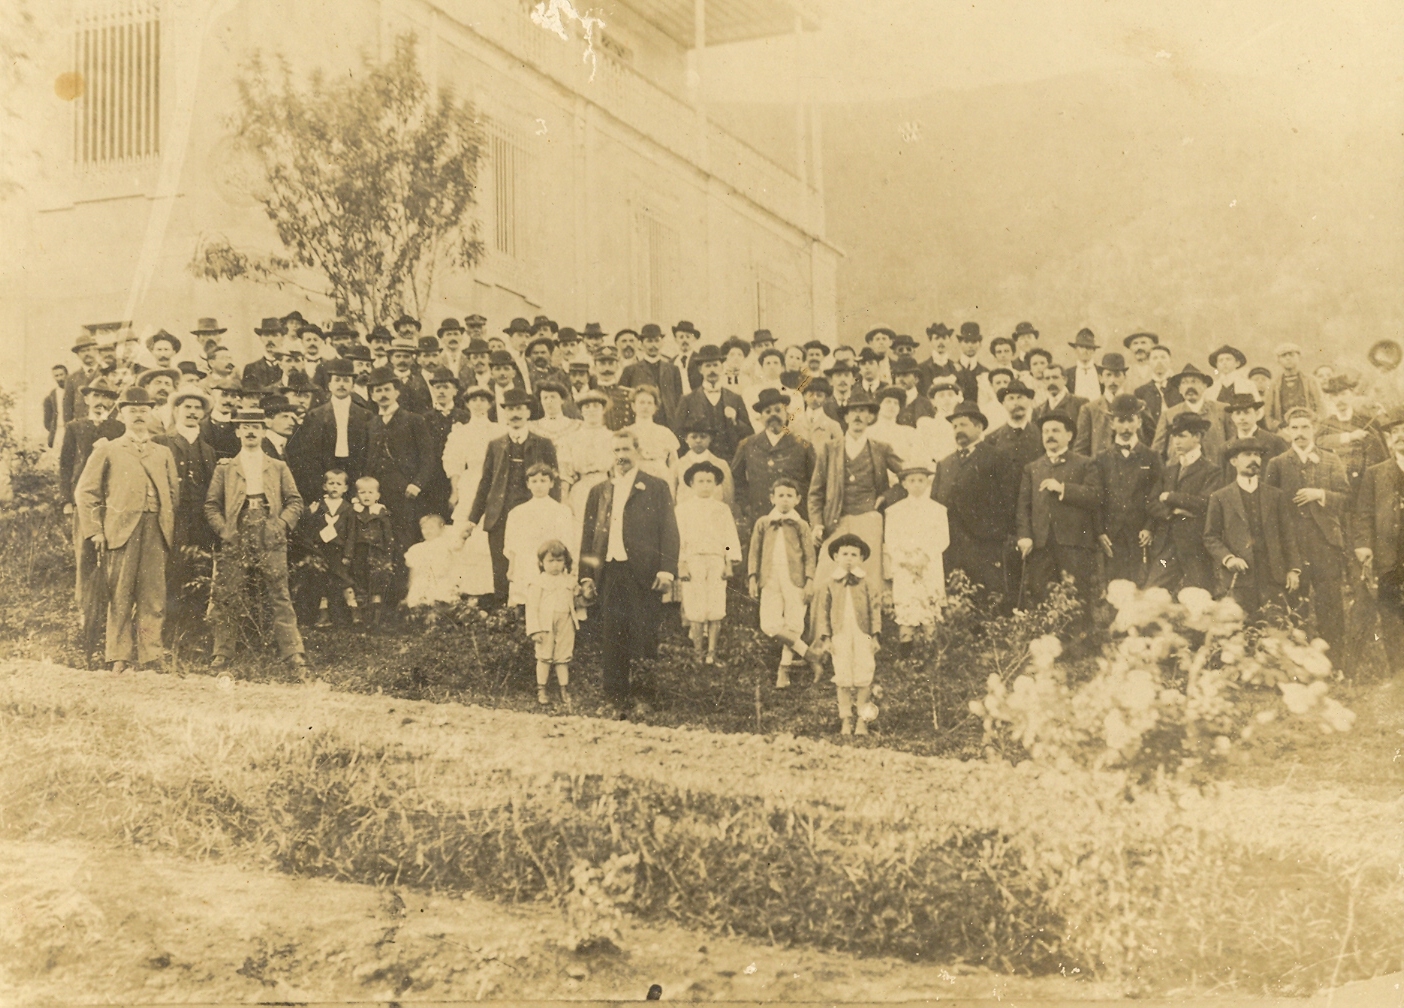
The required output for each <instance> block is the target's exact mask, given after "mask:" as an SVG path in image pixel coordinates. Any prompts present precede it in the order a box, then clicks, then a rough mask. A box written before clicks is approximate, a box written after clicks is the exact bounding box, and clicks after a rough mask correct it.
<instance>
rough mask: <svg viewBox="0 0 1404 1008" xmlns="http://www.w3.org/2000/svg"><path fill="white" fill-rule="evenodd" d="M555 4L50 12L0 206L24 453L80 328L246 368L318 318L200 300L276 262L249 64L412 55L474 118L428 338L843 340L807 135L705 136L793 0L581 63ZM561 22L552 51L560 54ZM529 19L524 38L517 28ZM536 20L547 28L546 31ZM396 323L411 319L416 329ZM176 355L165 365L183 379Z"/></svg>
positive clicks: (698, 1)
mask: <svg viewBox="0 0 1404 1008" xmlns="http://www.w3.org/2000/svg"><path fill="white" fill-rule="evenodd" d="M571 10H573V8H572V7H571V6H570V5H569V4H562V3H560V2H559V0H557V2H555V3H553V0H546V2H545V3H542V4H533V3H529V2H526V0H281V2H275V0H62V2H54V3H53V4H52V6H51V7H48V8H46V13H45V15H44V17H43V18H42V20H41V28H40V32H39V36H38V38H37V39H36V42H35V46H34V51H35V54H36V56H35V59H34V70H35V72H34V73H33V75H32V78H33V80H32V82H31V83H32V84H33V87H34V94H33V97H34V102H33V105H32V106H29V107H28V109H27V110H26V113H25V114H26V118H27V120H31V121H30V122H29V123H28V124H29V125H32V126H33V129H32V130H31V131H30V135H32V137H33V139H34V144H33V148H34V149H33V162H32V166H31V170H30V171H29V172H28V174H27V175H26V177H24V178H23V180H22V182H23V184H22V185H21V186H20V187H19V188H18V190H17V191H16V192H15V193H14V194H13V195H12V196H11V198H9V199H7V200H6V201H5V202H4V204H3V210H0V213H3V214H4V217H3V221H4V226H5V230H6V233H7V235H9V236H10V239H11V240H10V242H9V244H8V245H7V247H6V249H5V251H4V253H2V254H0V313H3V314H0V320H3V324H4V325H5V336H4V337H3V344H4V346H5V348H6V354H5V356H6V358H7V359H8V362H9V363H11V365H12V366H11V367H9V368H7V369H6V370H7V373H8V375H9V377H8V379H0V384H3V385H5V386H8V387H10V388H12V389H14V390H16V391H18V392H19V393H20V395H21V399H22V402H23V403H24V406H23V408H22V410H21V414H22V415H21V416H19V417H17V418H16V419H17V421H19V423H20V426H21V429H22V430H23V432H24V433H25V434H27V435H33V434H35V433H36V432H37V429H38V410H39V406H38V403H39V399H40V398H41V397H42V396H43V394H44V393H45V392H46V391H47V388H46V384H47V381H48V369H49V367H50V366H51V365H52V364H54V363H57V362H67V363H70V364H72V363H73V361H72V358H71V357H70V356H69V354H68V348H69V346H70V345H71V344H72V343H73V341H74V339H75V337H76V336H77V334H78V333H79V332H80V331H81V328H82V327H83V326H95V325H107V324H111V323H122V324H128V323H129V324H130V325H131V327H132V328H133V329H134V330H135V332H136V333H137V335H138V336H144V335H145V334H147V333H149V332H151V331H154V330H155V329H157V328H159V327H164V328H167V329H169V330H171V331H172V332H176V333H184V332H185V331H188V330H189V329H191V328H193V327H194V325H195V322H196V319H197V318H199V317H209V316H214V317H217V318H219V319H220V323H221V325H227V326H228V327H229V329H230V332H229V334H228V336H227V337H226V340H227V341H229V342H230V345H231V348H232V349H233V350H234V351H235V354H236V356H242V357H250V356H253V355H254V354H255V353H256V349H255V347H256V341H255V339H254V336H253V333H252V328H253V326H254V325H256V324H257V321H258V319H259V318H261V317H263V316H267V315H274V314H277V315H282V314H286V313H287V312H288V311H290V310H292V309H293V308H297V309H299V310H300V311H302V313H303V314H304V315H305V316H307V317H308V318H311V319H324V320H325V319H330V318H331V317H332V316H333V315H334V306H333V305H331V304H330V303H329V302H327V301H326V299H325V298H323V297H321V296H319V295H317V294H315V293H309V292H306V291H303V290H298V289H296V288H291V287H289V288H283V289H275V288H270V287H268V286H266V285H263V284H257V283H254V282H252V281H247V282H245V281H236V282H219V283H215V282H211V281H208V280H204V279H199V278H197V277H196V276H195V275H194V274H192V273H191V271H190V270H189V268H188V266H189V263H190V261H191V259H192V257H193V255H194V253H195V250H196V249H197V247H199V245H200V244H201V243H202V242H204V241H207V240H211V239H224V240H228V241H229V242H230V243H231V244H232V245H234V246H235V247H236V248H247V249H249V250H251V251H260V252H262V251H269V250H275V249H276V248H277V247H278V246H277V242H276V237H275V235H274V232H273V229H272V226H271V224H270V223H269V222H268V220H267V218H266V217H265V215H264V214H263V211H262V209H261V207H260V206H259V205H258V203H257V201H256V200H255V198H254V197H253V196H252V195H251V193H252V192H255V191H256V190H257V184H258V179H257V172H256V170H255V168H256V166H255V165H254V164H252V163H251V159H250V158H249V157H248V156H247V155H242V154H241V153H240V152H239V150H238V148H237V146H236V145H235V143H234V142H233V139H232V136H231V134H230V129H231V127H230V117H231V115H232V113H233V111H234V108H235V102H236V99H237V87H236V82H237V80H238V77H239V74H240V73H241V72H242V70H243V68H244V67H245V66H246V64H247V61H248V59H249V57H250V56H251V55H252V54H253V53H254V52H255V51H258V52H261V53H262V54H264V56H265V57H267V58H270V61H269V65H270V66H275V67H276V65H277V64H276V62H275V61H273V60H272V59H271V57H281V58H283V59H285V60H286V62H287V65H288V68H289V69H290V71H291V72H292V73H293V75H294V77H295V78H296V79H297V80H298V81H299V82H300V83H304V82H305V81H306V79H307V76H308V75H309V74H310V73H311V72H312V71H313V70H320V71H322V72H323V73H326V74H328V75H335V74H340V73H349V72H354V71H355V69H356V68H357V67H358V66H359V65H360V59H361V54H362V53H368V54H370V55H372V56H379V57H381V58H383V57H386V56H388V55H389V53H390V50H391V48H392V47H393V45H394V42H395V39H396V38H397V37H399V36H401V35H403V34H405V33H407V32H412V33H414V35H415V37H416V39H417V42H418V47H419V55H420V66H421V69H422V71H423V72H424V73H425V76H426V78H428V79H429V80H430V81H431V82H437V83H438V84H439V85H441V86H445V87H450V88H452V89H453V91H454V92H455V93H456V94H457V95H458V96H460V97H462V98H466V99H468V100H470V101H472V102H473V104H474V106H475V108H476V109H477V111H478V114H479V116H480V118H481V120H482V122H483V126H484V130H485V138H486V139H485V151H484V153H485V154H486V157H485V158H484V160H483V161H482V162H481V165H480V171H479V198H478V205H477V207H476V209H475V212H476V214H477V216H478V219H479V224H480V229H481V230H480V237H481V238H482V240H483V242H484V245H485V248H486V255H485V256H484V259H483V261H482V262H481V263H480V264H479V265H478V266H477V267H476V268H475V269H474V270H472V271H471V272H463V273H458V274H453V275H443V274H441V276H440V278H439V279H438V280H437V281H436V286H435V290H434V291H433V294H432V298H431V301H430V303H428V304H426V305H423V306H421V307H420V309H419V310H420V312H421V314H422V315H423V316H424V318H425V320H426V328H432V323H434V322H437V320H438V319H439V318H440V317H443V316H449V315H453V316H458V317H463V316H465V315H468V314H471V313H473V312H479V313H481V314H483V315H485V316H487V317H488V319H489V325H490V326H500V325H505V324H506V323H507V321H509V320H510V319H511V318H512V317H514V316H518V315H524V316H528V317H530V316H532V315H536V314H543V313H544V314H547V315H550V316H551V317H552V318H555V319H557V320H558V321H561V322H562V323H564V324H573V325H576V326H577V327H579V326H581V325H583V324H584V323H585V322H587V321H597V322H600V323H602V324H603V325H604V326H605V327H606V328H607V329H614V328H620V327H623V326H625V325H633V326H637V325H639V324H642V323H644V322H657V323H659V324H662V325H665V326H666V325H668V324H671V323H673V322H676V321H677V320H678V319H681V318H687V319H690V320H691V321H693V322H694V323H696V324H697V325H698V326H699V328H701V329H702V330H703V332H704V333H705V334H706V337H707V338H708V339H715V340H717V341H718V342H719V341H720V340H722V339H725V338H726V337H727V336H729V335H732V334H743V335H745V334H748V333H749V332H750V330H752V329H754V328H758V327H766V328H770V329H772V330H773V331H775V332H776V334H777V335H779V336H780V337H781V338H782V340H784V341H790V340H794V341H803V340H805V339H809V338H811V337H812V336H818V337H819V338H822V339H825V340H826V341H832V339H833V337H834V328H835V301H836V290H835V269H836V263H837V255H838V253H837V251H836V250H835V249H834V248H833V247H832V246H831V245H830V244H829V243H828V242H827V241H826V240H825V237H824V203H823V190H822V181H821V179H822V176H821V171H820V165H819V157H818V150H819V143H818V138H817V126H818V123H817V117H816V115H815V113H814V112H813V111H812V110H810V109H807V108H800V109H797V110H796V112H797V116H796V123H797V124H798V125H797V128H796V132H795V138H796V143H795V145H794V149H792V150H785V151H774V150H770V151H768V150H764V149H758V147H761V146H764V145H763V144H760V145H753V144H754V143H755V142H754V141H753V142H752V143H747V142H746V141H744V140H742V139H741V138H740V137H738V136H737V135H736V134H735V133H734V132H730V131H728V130H726V129H724V128H722V127H721V126H720V125H718V123H717V122H716V121H715V119H714V118H713V117H709V116H708V114H707V109H706V107H705V105H704V104H703V102H702V99H701V95H702V93H703V88H702V82H701V79H700V75H701V72H702V68H703V66H704V62H705V61H704V59H703V58H701V54H702V52H703V50H704V49H705V48H706V47H708V46H716V45H725V44H727V43H730V42H737V41H743V40H747V39H752V38H757V37H764V36H766V35H773V34H779V33H784V32H803V31H804V30H806V27H813V22H812V20H808V18H809V15H807V14H806V13H805V12H804V11H803V10H802V9H800V8H799V7H797V6H796V5H795V2H794V0H628V2H622V0H616V2H612V3H606V4H605V5H604V6H603V7H595V8H592V9H591V10H590V11H588V12H587V16H592V17H596V18H599V19H600V20H601V21H603V26H602V27H601V26H600V25H599V24H598V23H592V24H591V26H590V28H591V31H590V33H589V36H588V38H587V36H586V33H585V32H584V31H583V30H582V26H581V23H580V21H579V20H578V19H576V18H572V17H571V16H570V11H571ZM553 12H554V13H556V14H557V15H560V14H561V13H564V15H565V16H564V17H562V18H561V21H560V23H561V28H562V30H563V31H564V33H565V38H562V37H560V34H558V33H557V31H556V30H555V22H554V19H553V18H552V17H551V15H552V13H553ZM533 14H535V17H533ZM543 15H545V16H544V17H543ZM407 307H408V308H410V310H413V306H407ZM190 351H191V348H187V350H186V353H185V354H183V355H182V356H190Z"/></svg>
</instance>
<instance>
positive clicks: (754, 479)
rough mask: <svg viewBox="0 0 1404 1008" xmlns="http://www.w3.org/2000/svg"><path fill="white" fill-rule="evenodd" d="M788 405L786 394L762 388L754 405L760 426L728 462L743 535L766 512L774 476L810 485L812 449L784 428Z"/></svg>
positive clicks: (803, 485) (769, 506)
mask: <svg viewBox="0 0 1404 1008" xmlns="http://www.w3.org/2000/svg"><path fill="white" fill-rule="evenodd" d="M789 405H790V397H789V396H788V395H786V394H785V393H783V392H781V391H779V390H778V389H773V388H766V389H761V390H760V395H759V396H758V397H757V399H756V402H755V403H754V407H755V412H756V415H757V416H759V417H760V419H761V424H762V427H761V429H760V431H758V432H757V433H755V434H752V435H751V436H750V437H748V438H746V439H745V440H744V441H742V442H741V445H740V447H738V448H737V449H736V456H735V461H733V462H732V463H731V476H732V479H733V480H734V481H735V484H736V510H737V512H738V513H739V515H740V517H741V530H742V532H743V533H745V536H749V535H750V533H751V529H752V527H753V526H754V525H755V523H756V520H757V519H759V518H760V517H761V516H762V515H764V514H767V513H769V511H770V509H771V506H772V505H771V503H770V488H771V487H772V486H774V485H775V481H776V480H777V479H780V478H781V477H784V478H786V479H791V480H794V482H795V485H796V486H802V487H805V488H806V489H807V488H808V487H809V477H810V476H811V475H812V474H813V472H814V449H813V447H811V446H810V444H809V442H807V441H803V440H801V439H800V438H798V437H796V436H795V435H794V434H793V433H791V432H790V431H789V430H788V429H787V418H788V415H789V414H788V409H789ZM743 538H744V536H743ZM747 541H749V539H748V540H747Z"/></svg>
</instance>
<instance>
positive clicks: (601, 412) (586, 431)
mask: <svg viewBox="0 0 1404 1008" xmlns="http://www.w3.org/2000/svg"><path fill="white" fill-rule="evenodd" d="M608 404H609V398H608V397H607V396H606V395H605V394H604V393H603V392H601V391H599V390H598V389H586V390H585V391H583V392H580V393H577V394H576V397H575V405H576V407H577V408H578V409H579V410H580V416H581V417H582V419H581V422H580V426H579V427H577V428H576V429H575V430H574V431H572V432H571V433H570V434H567V435H566V437H565V439H564V440H563V441H562V442H561V443H559V444H557V445H556V462H557V464H558V465H559V466H560V470H561V486H562V488H563V490H562V498H561V499H562V500H565V501H568V502H569V503H570V507H571V510H572V511H573V512H574V513H575V529H576V532H575V535H574V536H573V538H572V539H570V540H567V542H566V545H567V546H569V547H570V548H571V555H572V556H575V557H579V556H580V527H581V524H582V523H583V522H584V521H585V503H586V501H588V500H589V498H590V489H591V487H593V486H595V484H597V483H600V482H603V480H604V479H605V477H606V476H608V475H609V470H610V468H611V467H612V466H613V465H614V442H613V440H612V439H613V437H614V431H612V430H610V429H609V428H608V427H606V426H605V422H604V416H605V407H606V406H607V405H608Z"/></svg>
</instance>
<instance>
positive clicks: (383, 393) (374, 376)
mask: <svg viewBox="0 0 1404 1008" xmlns="http://www.w3.org/2000/svg"><path fill="white" fill-rule="evenodd" d="M366 384H367V385H369V386H370V393H371V398H372V399H373V400H374V401H375V404H376V406H377V407H378V408H379V410H380V412H379V413H378V414H377V415H376V416H374V417H372V418H371V420H370V423H369V424H368V430H367V437H366V470H365V472H364V473H362V475H364V476H374V477H375V478H376V480H378V481H379V483H380V501H381V503H382V504H384V505H385V506H386V507H387V508H388V509H389V511H390V526H391V530H392V531H393V532H394V535H395V552H396V554H397V556H398V557H403V556H404V553H405V550H407V549H409V548H410V547H411V546H413V545H414V544H415V543H417V542H418V541H419V518H420V515H422V514H423V508H422V505H421V503H420V501H419V496H420V494H421V493H423V492H424V488H425V487H426V486H429V485H430V482H431V481H432V479H433V477H434V466H436V465H442V462H441V461H440V460H439V459H436V458H435V457H434V444H433V441H431V440H430V438H429V428H428V427H427V426H425V423H424V418H423V417H422V416H420V415H419V414H418V413H411V412H410V411H409V410H406V409H401V408H400V382H399V379H397V378H396V377H395V372H394V371H392V370H390V369H389V368H379V369H377V370H375V371H372V372H371V373H370V377H369V378H367V379H366Z"/></svg>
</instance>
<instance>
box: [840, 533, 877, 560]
mask: <svg viewBox="0 0 1404 1008" xmlns="http://www.w3.org/2000/svg"><path fill="white" fill-rule="evenodd" d="M845 546H856V547H857V548H858V555H859V556H861V557H862V558H863V559H864V560H866V559H868V557H869V556H871V555H872V552H873V551H872V550H871V549H870V548H869V547H868V544H867V543H866V542H864V541H863V538H862V537H861V536H856V535H854V534H853V533H852V532H845V533H844V534H843V535H841V536H834V538H833V539H832V540H830V542H829V559H830V560H832V559H833V558H834V556H835V555H836V554H837V553H838V551H839V550H841V549H843V547H845Z"/></svg>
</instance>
